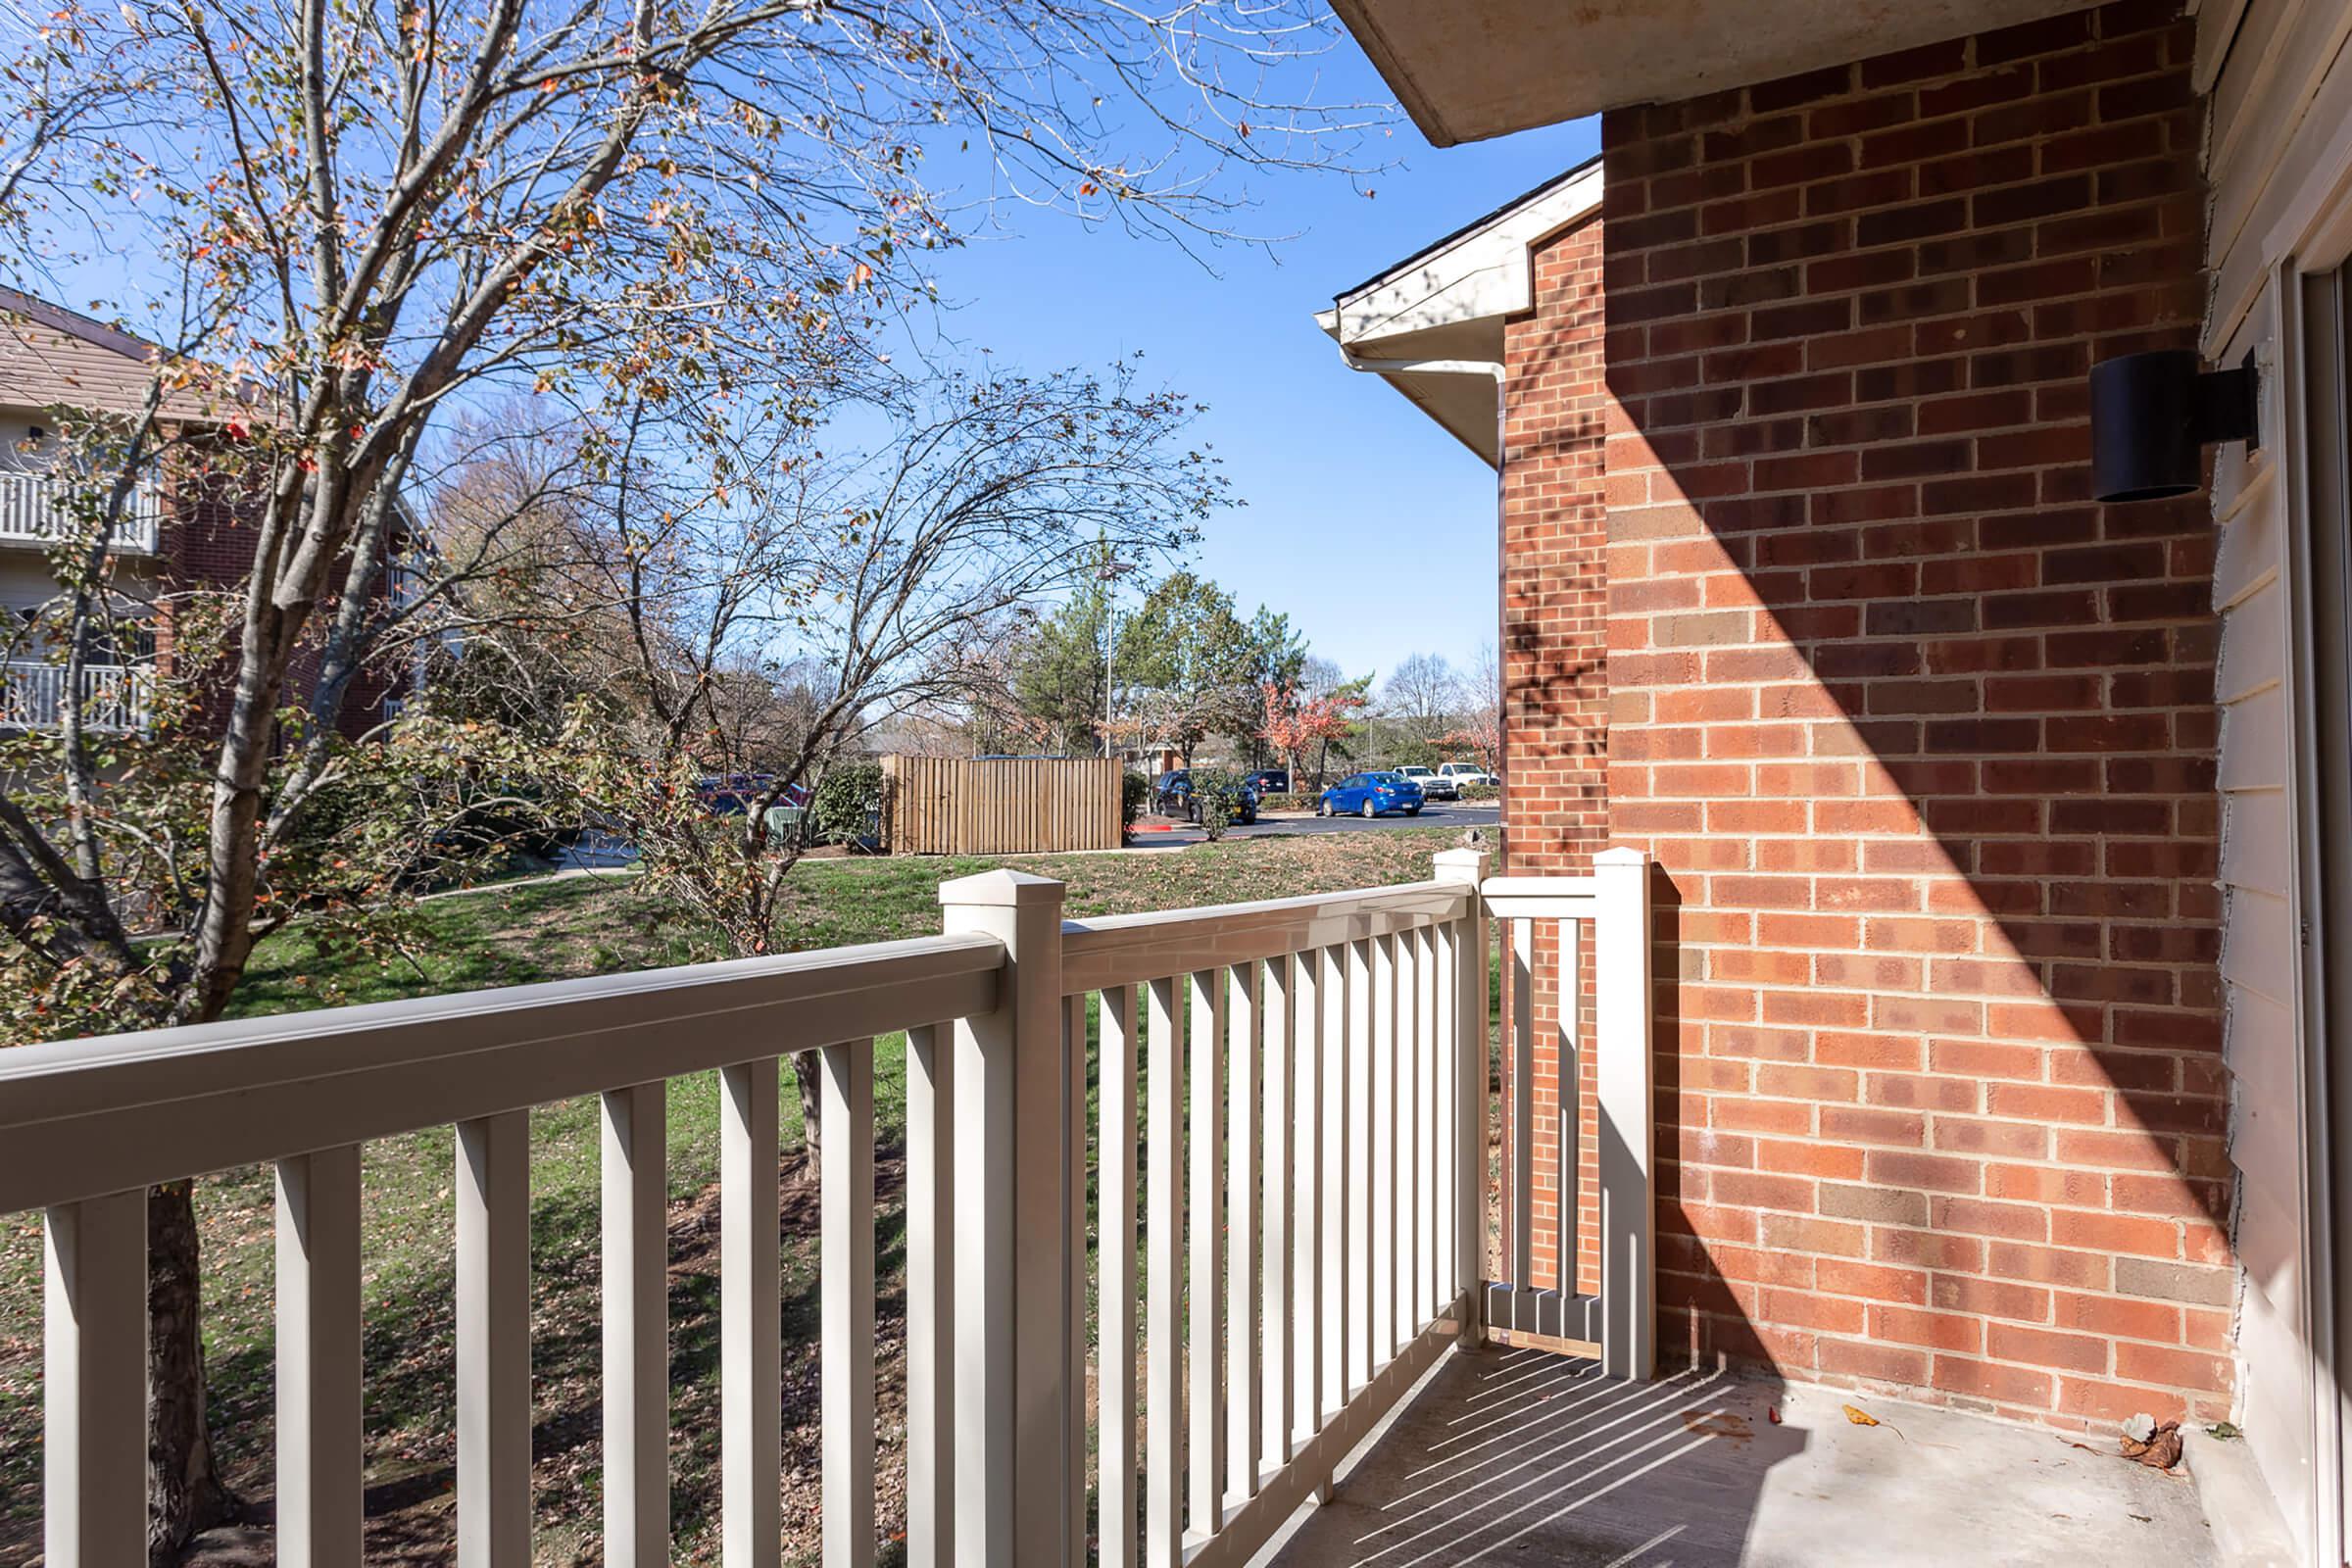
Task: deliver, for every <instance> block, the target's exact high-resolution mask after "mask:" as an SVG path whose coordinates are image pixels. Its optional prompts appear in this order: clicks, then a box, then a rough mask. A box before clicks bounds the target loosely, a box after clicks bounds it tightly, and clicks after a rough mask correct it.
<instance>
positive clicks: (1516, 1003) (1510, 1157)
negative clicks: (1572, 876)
mask: <svg viewBox="0 0 2352 1568" xmlns="http://www.w3.org/2000/svg"><path fill="white" fill-rule="evenodd" d="M1535 974H1536V922H1535V921H1534V920H1532V919H1529V918H1527V917H1525V916H1521V917H1519V918H1518V919H1515V920H1513V921H1511V1034H1510V1040H1509V1043H1508V1049H1509V1053H1510V1058H1509V1069H1508V1070H1509V1072H1510V1080H1509V1082H1510V1109H1511V1128H1510V1137H1509V1139H1508V1144H1509V1147H1508V1149H1507V1150H1506V1151H1505V1155H1504V1157H1505V1158H1506V1159H1507V1161H1508V1164H1507V1165H1506V1166H1505V1167H1504V1168H1505V1170H1506V1171H1507V1173H1508V1174H1507V1178H1506V1180H1507V1186H1506V1187H1505V1189H1504V1207H1503V1214H1504V1219H1503V1223H1504V1226H1505V1227H1506V1229H1505V1231H1504V1233H1503V1249H1504V1257H1505V1259H1506V1261H1507V1262H1508V1263H1509V1265H1510V1274H1511V1284H1512V1285H1513V1286H1514V1287H1515V1288H1517V1289H1519V1290H1522V1291H1524V1290H1527V1289H1529V1288H1531V1287H1532V1286H1533V1285H1534V1284H1535V1218H1534V1212H1535V1199H1536V1168H1535V1149H1536V1076H1535V1052H1534V1050H1533V1049H1532V1048H1533V1047H1534V1044H1535V1035H1536V1026H1535V1016H1536V1013H1535V1006H1536V982H1535ZM1514 1326H1519V1325H1514Z"/></svg>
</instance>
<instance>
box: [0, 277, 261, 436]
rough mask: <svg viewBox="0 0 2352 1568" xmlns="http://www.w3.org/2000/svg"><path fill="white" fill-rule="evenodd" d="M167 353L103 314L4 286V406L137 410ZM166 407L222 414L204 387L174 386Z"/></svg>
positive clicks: (0, 375)
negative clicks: (86, 312) (88, 313)
mask: <svg viewBox="0 0 2352 1568" xmlns="http://www.w3.org/2000/svg"><path fill="white" fill-rule="evenodd" d="M164 353H165V350H164V349H163V348H162V346H161V345H159V344H155V343H150V342H148V341H147V340H146V339H145V338H141V337H136V336H133V335H132V334H130V333H128V332H125V331H123V330H122V329H121V328H119V327H114V326H110V325H108V324H107V323H106V322H104V321H101V320H99V319H97V318H95V317H91V316H84V315H82V314H81V313H80V312H79V311H73V310H68V309H67V308H66V307H65V306H63V305H59V304H56V303H54V302H53V301H50V300H44V299H40V298H38V297H36V296H34V295H31V294H26V293H25V292H24V291H22V290H20V289H13V288H8V287H5V286H0V405H7V406H9V407H14V408H31V409H44V408H49V407H52V406H53V405H57V404H66V405H70V406H73V407H75V408H85V409H98V410H103V411H105V412H108V413H116V414H127V413H131V412H133V411H135V410H136V409H138V408H139V407H140V406H141V405H142V404H143V403H144V402H145V401H146V397H147V386H148V383H149V381H150V380H151V379H153V377H154V374H155V366H156V363H157V361H158V360H159V359H160V358H162V356H163V355H164ZM164 410H165V412H166V413H168V414H170V415H172V417H176V418H181V419H196V420H208V419H215V418H219V417H221V409H220V408H219V407H218V404H217V400H215V399H214V398H212V397H210V396H208V395H207V394H206V393H204V392H203V391H202V390H201V389H190V390H185V391H177V392H172V393H168V394H167V395H166V396H165V399H164Z"/></svg>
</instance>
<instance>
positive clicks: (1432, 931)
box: [1413, 925, 1444, 1333]
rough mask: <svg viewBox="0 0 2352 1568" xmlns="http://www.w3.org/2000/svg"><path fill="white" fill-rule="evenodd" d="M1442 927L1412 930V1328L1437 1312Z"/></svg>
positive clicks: (1422, 1325)
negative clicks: (1415, 1201) (1415, 1195)
mask: <svg viewBox="0 0 2352 1568" xmlns="http://www.w3.org/2000/svg"><path fill="white" fill-rule="evenodd" d="M1437 938H1438V932H1437V929H1436V928H1435V927H1434V926H1426V925H1425V926H1423V927H1421V928H1420V929H1419V930H1417V931H1415V932H1414V933H1413V975H1414V978H1415V980H1416V981H1417V982H1418V985H1417V986H1416V988H1415V991H1414V996H1415V998H1416V1000H1417V1003H1418V1005H1417V1007H1416V1009H1415V1011H1414V1013H1413V1042H1414V1045H1415V1048H1416V1049H1415V1050H1414V1052H1413V1084H1414V1090H1413V1094H1414V1106H1415V1108H1414V1112H1413V1133H1414V1139H1415V1143H1414V1146H1413V1150H1414V1158H1413V1169H1414V1171H1415V1173H1416V1174H1415V1185H1416V1186H1417V1187H1418V1189H1419V1193H1420V1200H1421V1202H1420V1213H1419V1218H1418V1219H1417V1221H1416V1222H1415V1225H1414V1228H1413V1329H1414V1331H1415V1332H1416V1333H1418V1332H1419V1331H1420V1330H1421V1329H1422V1328H1423V1327H1425V1326H1426V1325H1427V1324H1428V1322H1429V1320H1430V1319H1431V1318H1434V1317H1436V1316H1437V1315H1438V1208H1439V1203H1438V1173H1439V1171H1440V1170H1441V1169H1442V1168H1443V1167H1442V1166H1441V1165H1440V1164H1439V1162H1438V1139H1439V1131H1438V1130H1439V1128H1440V1127H1441V1126H1442V1125H1444V1117H1443V1114H1442V1112H1441V1111H1440V1108H1439V1094H1438V988H1439V984H1440V977H1441V975H1442V974H1443V969H1442V968H1441V966H1440V963H1439V960H1438V940H1437Z"/></svg>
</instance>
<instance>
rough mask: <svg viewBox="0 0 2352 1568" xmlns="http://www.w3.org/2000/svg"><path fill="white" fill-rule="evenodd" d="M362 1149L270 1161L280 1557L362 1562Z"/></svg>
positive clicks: (308, 1563)
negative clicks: (274, 1251) (273, 1214)
mask: <svg viewBox="0 0 2352 1568" xmlns="http://www.w3.org/2000/svg"><path fill="white" fill-rule="evenodd" d="M364 1359H365V1358H364V1357H363V1355H362V1353H361V1344H360V1149H359V1146H358V1145H357V1144H346V1145H344V1146H343V1147H342V1148H340V1149H323V1150H320V1151H319V1152H317V1153H312V1154H297V1155H295V1156H294V1157H293V1158H291V1159H281V1160H279V1161H278V1162H277V1519H276V1542H277V1560H278V1561H279V1562H280V1563H283V1564H285V1565H286V1568H359V1562H360V1535H361V1516H362V1496H361V1494H362V1490H363V1481H362V1476H363V1468H364V1446H363V1436H364V1432H363V1422H364V1416H363V1414H362V1405H361V1393H360V1384H361V1369H362V1366H363V1364H364Z"/></svg>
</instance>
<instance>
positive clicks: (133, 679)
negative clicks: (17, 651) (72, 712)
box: [0, 660, 147, 734]
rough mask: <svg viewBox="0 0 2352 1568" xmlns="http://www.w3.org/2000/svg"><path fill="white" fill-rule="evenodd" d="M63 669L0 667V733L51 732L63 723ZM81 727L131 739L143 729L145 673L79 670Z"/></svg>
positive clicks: (40, 664)
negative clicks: (26, 730)
mask: <svg viewBox="0 0 2352 1568" xmlns="http://www.w3.org/2000/svg"><path fill="white" fill-rule="evenodd" d="M65 706H66V666H65V665H63V664H53V663H49V662H46V661H41V660H11V661H9V662H6V663H0V729H56V728H58V727H59V725H60V724H62V723H63V722H64V719H63V713H64V710H65ZM79 707H80V710H81V722H82V727H83V728H84V729H87V730H92V731H96V732H100V733H107V734H135V733H137V732H138V731H141V730H144V729H145V728H146V727H147V671H146V670H145V669H144V668H142V667H141V666H139V665H136V664H84V665H82V666H81V702H80V704H79Z"/></svg>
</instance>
